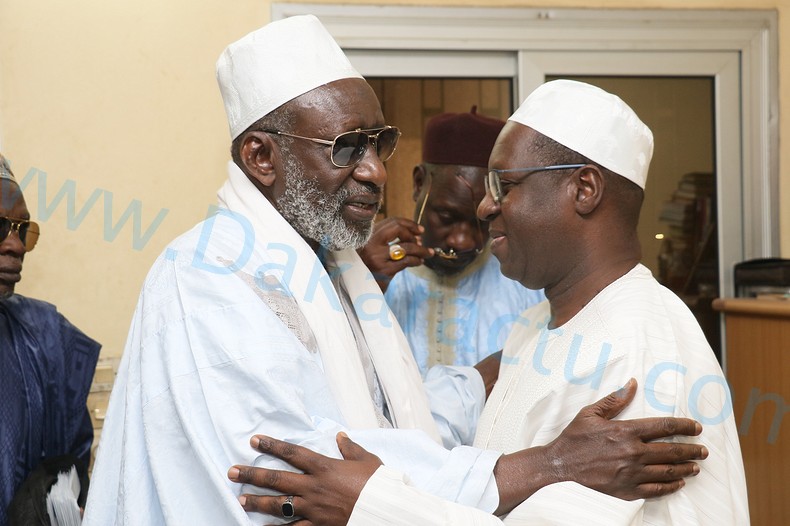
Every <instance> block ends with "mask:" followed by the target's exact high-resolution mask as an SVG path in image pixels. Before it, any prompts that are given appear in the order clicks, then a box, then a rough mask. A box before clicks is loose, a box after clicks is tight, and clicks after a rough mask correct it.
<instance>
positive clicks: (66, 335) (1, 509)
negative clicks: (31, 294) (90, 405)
mask: <svg viewBox="0 0 790 526" xmlns="http://www.w3.org/2000/svg"><path fill="white" fill-rule="evenodd" d="M100 348H101V346H100V345H99V344H98V343H97V342H95V341H94V340H92V339H91V338H89V337H88V336H86V335H85V334H83V333H82V332H81V331H80V330H79V329H77V328H76V327H74V326H73V325H72V324H71V323H69V321H68V320H67V319H66V318H64V317H63V315H61V314H60V313H58V311H57V309H56V308H55V306H54V305H51V304H49V303H46V302H43V301H39V300H34V299H30V298H26V297H24V296H20V295H19V294H15V295H13V296H11V297H10V298H6V299H2V300H0V526H5V525H6V524H7V521H8V518H7V515H6V513H7V509H8V504H9V502H10V501H11V499H12V498H13V496H14V494H15V492H16V491H17V490H18V489H19V487H20V485H21V484H22V482H24V480H25V478H26V477H27V476H28V474H29V473H30V472H31V471H32V470H33V469H35V468H36V466H38V464H39V463H40V462H41V460H42V459H45V458H50V457H55V456H60V455H65V454H72V455H74V456H75V457H77V458H78V459H79V460H80V461H81V462H82V463H84V467H85V469H87V466H88V462H89V460H90V450H91V444H92V442H93V426H92V425H91V420H90V415H89V413H88V409H87V406H86V400H87V397H88V392H89V390H90V385H91V381H92V380H93V374H94V370H95V368H96V361H97V360H98V358H99V349H100Z"/></svg>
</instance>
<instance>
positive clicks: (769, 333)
mask: <svg viewBox="0 0 790 526" xmlns="http://www.w3.org/2000/svg"><path fill="white" fill-rule="evenodd" d="M713 308H714V309H716V310H719V311H721V312H723V313H724V320H725V333H726V342H727V347H726V349H727V378H728V380H729V382H730V386H731V388H732V393H733V409H734V411H735V421H736V423H737V425H738V434H739V435H740V440H741V450H742V452H743V462H744V467H745V469H746V484H747V487H748V491H749V513H750V515H751V520H752V524H753V525H755V526H762V525H775V524H790V301H787V300H773V299H765V300H763V299H751V298H733V299H717V300H714V302H713Z"/></svg>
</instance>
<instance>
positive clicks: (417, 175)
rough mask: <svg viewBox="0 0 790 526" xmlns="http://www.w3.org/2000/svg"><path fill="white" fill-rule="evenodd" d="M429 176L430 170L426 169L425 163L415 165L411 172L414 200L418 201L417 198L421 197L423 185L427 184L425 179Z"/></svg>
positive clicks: (412, 196)
mask: <svg viewBox="0 0 790 526" xmlns="http://www.w3.org/2000/svg"><path fill="white" fill-rule="evenodd" d="M427 177H428V172H427V171H426V170H425V165H424V164H418V165H417V166H415V167H414V171H413V172H412V174H411V180H412V187H411V189H412V194H411V198H412V199H413V200H414V202H415V203H416V202H417V199H419V197H420V192H422V186H423V184H425V179H426V178H427Z"/></svg>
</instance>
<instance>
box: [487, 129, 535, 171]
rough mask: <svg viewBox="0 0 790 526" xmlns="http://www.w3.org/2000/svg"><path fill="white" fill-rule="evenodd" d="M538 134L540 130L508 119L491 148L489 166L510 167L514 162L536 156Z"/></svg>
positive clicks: (492, 167)
mask: <svg viewBox="0 0 790 526" xmlns="http://www.w3.org/2000/svg"><path fill="white" fill-rule="evenodd" d="M537 136H538V132H536V131H535V130H533V129H532V128H530V127H529V126H524V125H523V124H519V123H517V122H514V121H508V122H507V124H506V125H505V127H504V128H503V129H502V133H500V134H499V137H497V140H496V143H494V148H493V150H491V158H490V162H489V168H491V169H495V168H499V169H501V168H510V167H511V166H509V165H510V164H512V163H513V162H516V163H520V162H522V160H528V159H531V158H532V157H534V153H535V147H534V142H535V138H536V137H537Z"/></svg>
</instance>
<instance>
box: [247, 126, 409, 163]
mask: <svg viewBox="0 0 790 526" xmlns="http://www.w3.org/2000/svg"><path fill="white" fill-rule="evenodd" d="M389 130H394V131H395V143H394V145H393V146H392V151H391V152H390V153H389V155H387V157H386V158H383V159H382V158H381V157H379V159H381V162H385V161H387V160H389V159H390V158H391V157H392V155H393V154H394V153H395V150H396V149H397V148H398V140H399V139H400V136H401V131H400V129H398V127H397V126H384V127H382V128H368V129H364V130H363V129H362V128H357V129H356V130H352V131H347V132H343V133H339V134H337V136H335V138H334V139H332V140H331V141H329V140H326V139H318V138H316V137H304V136H302V135H295V134H293V133H286V132H284V131H280V130H260V131H262V132H264V133H273V134H275V135H283V136H285V137H293V138H294V139H304V140H306V141H312V142H315V143H318V144H324V145H327V146H331V147H332V148H331V149H330V150H329V160H330V161H332V164H333V165H334V166H336V167H337V168H349V167H351V166H354V165H356V164H358V163H359V162H360V161H361V160H362V159H363V158H364V157H365V153H366V152H367V149H368V146H369V145H370V143H371V141H372V142H373V145H374V146H375V147H376V155H378V154H379V151H378V138H379V135H381V134H382V133H384V132H385V131H389ZM372 132H376V133H372ZM358 133H364V134H365V135H367V136H368V142H367V143H366V144H365V150H364V151H363V152H362V155H360V157H359V159H357V160H356V161H354V162H352V163H350V164H338V163H336V162H335V144H337V140H338V139H340V138H341V137H343V136H344V135H351V134H358Z"/></svg>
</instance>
